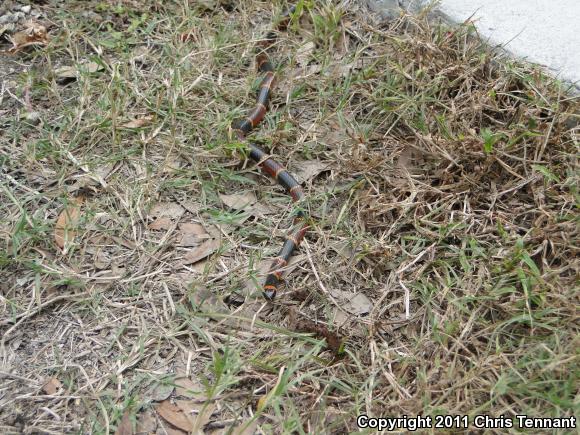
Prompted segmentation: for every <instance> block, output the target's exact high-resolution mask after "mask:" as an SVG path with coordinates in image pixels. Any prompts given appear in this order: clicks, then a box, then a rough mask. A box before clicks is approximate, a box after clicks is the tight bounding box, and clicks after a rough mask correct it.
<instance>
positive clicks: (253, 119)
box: [231, 7, 308, 300]
mask: <svg viewBox="0 0 580 435" xmlns="http://www.w3.org/2000/svg"><path fill="white" fill-rule="evenodd" d="M294 9H295V8H294V7H292V8H291V9H290V10H289V11H288V12H287V13H286V14H284V16H283V17H282V19H281V20H280V22H279V23H278V25H277V29H278V30H284V29H286V27H287V26H288V23H289V22H290V16H291V14H292V13H293V12H294ZM276 39H277V33H276V32H275V31H270V32H268V34H267V35H266V37H265V38H264V39H263V40H262V41H260V43H259V44H258V54H257V55H256V65H257V68H258V71H259V72H260V73H264V77H263V78H262V81H261V82H260V88H259V90H258V95H257V101H256V107H255V108H254V109H253V110H252V111H251V112H250V113H249V114H248V116H247V117H246V118H245V119H238V120H235V121H234V122H233V123H232V126H231V127H232V129H233V130H234V131H235V132H236V135H237V137H238V139H240V140H243V139H245V137H246V135H247V134H248V133H249V132H250V131H251V130H252V129H253V128H255V127H256V126H257V125H258V124H260V122H262V120H263V119H264V117H265V116H266V111H267V110H268V103H269V100H270V96H271V94H272V87H273V85H274V78H275V72H274V65H273V64H272V62H271V61H270V58H269V57H268V54H267V50H268V49H269V48H270V47H271V46H272V44H273V43H274V42H275V41H276ZM248 147H249V150H250V158H251V159H252V160H254V161H255V162H256V163H257V164H258V166H259V167H260V169H261V170H262V171H263V172H265V173H266V174H268V175H269V176H270V177H272V178H274V179H275V180H276V181H277V182H278V184H280V185H281V186H282V187H283V188H284V189H286V191H287V192H288V193H289V194H290V196H291V197H292V200H293V201H294V202H297V201H300V200H302V199H303V198H304V191H303V189H302V186H300V184H299V183H298V182H297V181H296V179H295V178H294V177H293V176H292V175H291V174H290V173H289V172H288V171H287V170H286V169H284V167H283V166H282V165H281V164H280V163H278V162H277V161H276V160H274V159H272V158H271V157H270V156H269V155H268V154H267V153H266V152H264V151H263V150H262V149H261V148H260V147H259V146H258V145H256V144H254V143H249V144H248ZM307 229H308V226H307V224H306V221H305V217H304V214H303V213H302V212H299V213H298V215H297V217H296V219H295V220H294V226H293V228H292V230H291V231H290V232H289V234H288V235H287V236H286V241H285V242H284V245H283V246H282V249H281V250H280V252H279V253H278V256H277V257H276V258H275V259H274V261H273V262H272V265H271V266H270V270H269V272H268V275H267V277H266V281H265V283H264V287H263V294H264V297H265V298H266V299H268V300H272V299H274V297H275V296H276V293H277V291H278V289H279V288H280V285H281V284H282V283H283V282H284V280H283V278H282V269H283V268H284V267H285V266H286V265H287V264H288V261H289V259H290V257H291V256H292V253H293V252H294V250H295V249H297V248H298V247H299V246H300V243H301V242H302V239H303V238H304V234H305V233H306V230H307Z"/></svg>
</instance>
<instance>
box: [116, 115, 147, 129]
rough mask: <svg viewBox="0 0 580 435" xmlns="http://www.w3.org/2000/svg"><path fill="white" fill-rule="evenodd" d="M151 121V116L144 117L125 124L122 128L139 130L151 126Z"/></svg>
mask: <svg viewBox="0 0 580 435" xmlns="http://www.w3.org/2000/svg"><path fill="white" fill-rule="evenodd" d="M151 121H153V116H144V117H142V118H137V119H133V120H131V121H129V122H126V123H125V124H122V125H121V127H123V128H141V127H145V126H147V125H149V124H151Z"/></svg>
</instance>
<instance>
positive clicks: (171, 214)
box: [149, 202, 185, 219]
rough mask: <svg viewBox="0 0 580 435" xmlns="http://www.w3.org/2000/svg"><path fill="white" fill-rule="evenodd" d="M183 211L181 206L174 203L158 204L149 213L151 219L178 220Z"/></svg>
mask: <svg viewBox="0 0 580 435" xmlns="http://www.w3.org/2000/svg"><path fill="white" fill-rule="evenodd" d="M183 213H185V210H184V208H183V207H182V206H180V205H179V204H177V203H175V202H159V203H157V204H155V206H154V207H153V208H152V209H151V212H149V215H150V216H152V217H168V218H171V219H179V218H180V217H181V216H183Z"/></svg>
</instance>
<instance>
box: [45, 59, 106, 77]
mask: <svg viewBox="0 0 580 435" xmlns="http://www.w3.org/2000/svg"><path fill="white" fill-rule="evenodd" d="M102 69H103V66H102V65H100V64H98V63H96V62H82V63H80V64H78V65H77V66H73V65H65V66H61V67H60V68H56V69H55V70H54V75H55V77H56V78H57V79H61V80H64V81H71V80H76V79H78V78H79V75H80V73H81V72H84V73H89V74H93V73H96V72H98V71H100V70H102Z"/></svg>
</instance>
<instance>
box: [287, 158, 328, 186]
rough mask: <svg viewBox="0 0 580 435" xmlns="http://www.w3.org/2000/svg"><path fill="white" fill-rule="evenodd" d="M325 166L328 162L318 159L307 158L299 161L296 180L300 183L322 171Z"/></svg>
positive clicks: (326, 166)
mask: <svg viewBox="0 0 580 435" xmlns="http://www.w3.org/2000/svg"><path fill="white" fill-rule="evenodd" d="M326 168H328V163H323V162H321V161H319V160H309V161H306V162H301V163H300V166H299V167H298V169H297V170H296V171H295V175H296V178H297V179H298V182H299V183H301V184H302V183H304V182H306V181H308V180H310V179H312V178H314V177H316V176H317V175H318V174H320V173H321V172H324V171H325V170H326Z"/></svg>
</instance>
